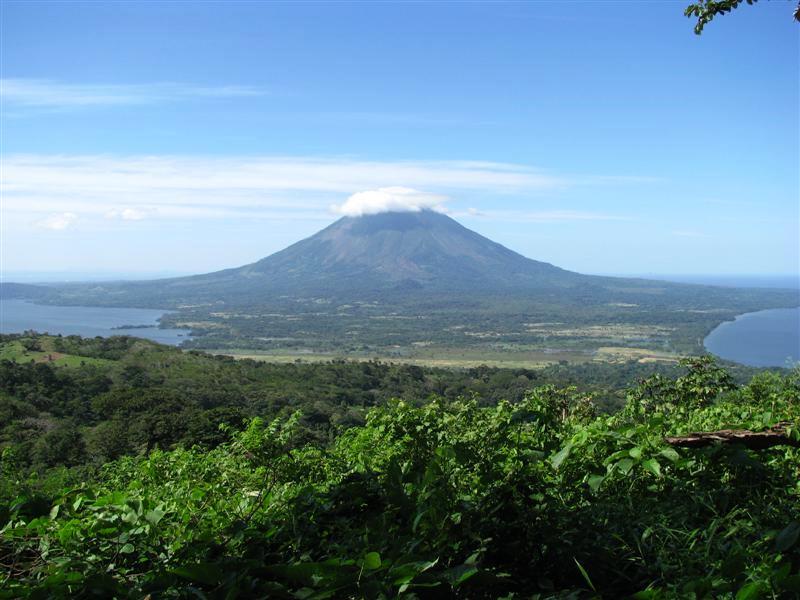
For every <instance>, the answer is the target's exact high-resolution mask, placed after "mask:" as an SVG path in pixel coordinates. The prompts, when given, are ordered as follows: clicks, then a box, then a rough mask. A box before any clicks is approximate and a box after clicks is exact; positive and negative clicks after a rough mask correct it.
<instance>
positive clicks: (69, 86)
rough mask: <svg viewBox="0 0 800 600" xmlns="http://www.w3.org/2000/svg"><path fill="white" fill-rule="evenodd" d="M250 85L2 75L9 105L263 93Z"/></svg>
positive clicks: (2, 93) (1, 90) (1, 91)
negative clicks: (85, 81)
mask: <svg viewBox="0 0 800 600" xmlns="http://www.w3.org/2000/svg"><path fill="white" fill-rule="evenodd" d="M264 93H265V92H264V91H263V90H260V89H258V88H254V87H248V86H216V87H213V86H198V85H191V84H185V83H146V84H130V85H127V84H76V83H62V82H59V81H53V80H49V79H2V80H0V97H2V99H3V102H4V103H6V105H7V106H19V107H27V108H85V107H92V106H122V105H141V104H154V103H158V102H167V101H174V100H181V99H184V100H185V99H190V98H235V97H247V96H260V95H263V94H264Z"/></svg>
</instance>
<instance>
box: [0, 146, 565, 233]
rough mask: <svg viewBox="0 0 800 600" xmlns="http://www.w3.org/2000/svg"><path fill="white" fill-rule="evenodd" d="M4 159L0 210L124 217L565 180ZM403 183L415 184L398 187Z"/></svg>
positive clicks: (313, 211) (513, 169)
mask: <svg viewBox="0 0 800 600" xmlns="http://www.w3.org/2000/svg"><path fill="white" fill-rule="evenodd" d="M2 163H3V179H2V182H0V191H2V194H3V211H4V213H19V214H28V215H36V214H38V215H43V214H49V213H54V212H71V213H76V214H79V215H81V216H82V217H83V216H87V217H89V216H94V217H99V218H102V217H107V218H109V219H126V218H127V219H129V220H130V219H135V218H137V217H139V218H141V217H147V218H150V217H153V218H155V217H158V218H162V219H191V218H215V219H217V218H226V217H227V218H241V217H246V218H272V217H274V216H275V215H281V218H283V217H286V218H306V219H315V220H317V219H321V218H322V219H324V218H326V217H327V215H329V213H328V207H329V206H330V205H331V204H338V203H341V201H342V199H344V198H348V197H349V196H351V195H353V194H354V193H356V192H359V191H361V190H373V192H374V191H375V190H383V191H382V192H379V194H387V193H388V194H389V195H390V196H392V197H394V198H395V202H400V204H401V205H402V206H405V205H406V204H407V203H408V202H412V203H417V204H418V205H419V206H420V207H430V206H435V205H437V204H440V203H441V202H442V201H443V200H444V198H445V197H446V195H450V196H457V195H459V194H461V193H463V192H468V193H485V194H491V195H493V196H497V195H503V194H514V193H519V192H524V193H526V194H533V193H536V192H544V191H550V190H554V189H558V188H561V187H563V186H565V185H567V182H566V181H564V180H562V179H560V178H558V177H555V176H551V175H546V174H542V173H541V172H539V171H537V170H535V169H531V168H528V167H524V166H521V165H509V164H504V163H487V162H483V163H477V162H458V161H451V162H420V161H363V160H356V159H351V158H303V157H299V158H291V157H252V156H243V157H224V158H222V157H186V156H58V155H55V156H54V155H12V156H4V157H2ZM403 188H405V189H410V190H413V191H414V192H413V193H403V192H402V191H401V192H398V191H397V190H398V189H401V190H402V189H403ZM386 189H389V190H394V191H393V192H391V191H390V192H386V191H385V190H386ZM415 190H435V192H433V193H423V192H416V191H415ZM360 198H363V197H360ZM372 201H375V198H374V196H373V198H372V200H370V202H372ZM384 201H386V200H385V199H384ZM359 202H366V200H363V199H362V200H359ZM348 206H352V202H351V203H350V204H349V205H348ZM348 210H349V209H348ZM126 211H127V212H126ZM40 218H41V217H40ZM276 218H277V217H276Z"/></svg>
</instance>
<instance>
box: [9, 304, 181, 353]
mask: <svg viewBox="0 0 800 600" xmlns="http://www.w3.org/2000/svg"><path fill="white" fill-rule="evenodd" d="M166 313H167V311H164V310H152V309H146V308H97V307H93V306H48V305H45V304H33V303H32V302H28V301H26V300H0V333H22V332H23V331H27V330H30V329H33V330H34V331H38V332H39V333H45V332H47V333H51V334H54V335H56V334H59V333H60V334H61V335H80V336H83V337H96V336H101V337H110V336H112V335H132V336H135V337H141V338H147V339H149V340H153V341H154V342H159V343H161V344H171V345H173V346H177V345H179V344H180V343H181V342H183V341H185V340H188V339H191V338H190V336H189V333H190V332H189V330H188V329H159V327H158V320H159V319H160V318H161V317H162V316H163V315H165V314H166ZM123 325H138V326H140V327H135V328H132V329H116V328H117V327H121V326H123ZM142 325H147V326H148V327H141V326H142Z"/></svg>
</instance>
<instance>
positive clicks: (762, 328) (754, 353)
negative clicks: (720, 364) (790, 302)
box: [704, 308, 800, 367]
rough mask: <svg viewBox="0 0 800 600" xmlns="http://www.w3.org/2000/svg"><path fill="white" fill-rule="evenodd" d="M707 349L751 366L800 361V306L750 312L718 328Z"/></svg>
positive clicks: (709, 340) (779, 365)
mask: <svg viewBox="0 0 800 600" xmlns="http://www.w3.org/2000/svg"><path fill="white" fill-rule="evenodd" d="M704 344H705V347H706V350H708V351H709V352H711V353H712V354H716V355H717V356H719V357H721V358H725V359H727V360H732V361H735V362H738V363H742V364H745V365H750V366H751V367H786V366H790V364H791V363H798V362H800V308H778V309H773V310H762V311H759V312H754V313H747V314H744V315H739V316H738V317H736V320H735V321H728V322H726V323H723V324H722V325H720V326H719V327H717V328H716V329H715V330H714V331H712V332H711V333H710V334H709V335H708V337H707V338H706V339H705V342H704Z"/></svg>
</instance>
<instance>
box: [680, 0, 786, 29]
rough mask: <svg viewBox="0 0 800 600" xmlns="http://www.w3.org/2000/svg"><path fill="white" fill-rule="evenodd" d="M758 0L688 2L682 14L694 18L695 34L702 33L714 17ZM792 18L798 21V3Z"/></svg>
mask: <svg viewBox="0 0 800 600" xmlns="http://www.w3.org/2000/svg"><path fill="white" fill-rule="evenodd" d="M756 2H758V0H700V1H699V2H695V3H694V4H690V5H689V6H687V7H686V10H684V14H685V15H686V16H687V17H689V18H696V19H697V23H696V24H695V26H694V32H695V33H696V34H697V35H700V34H701V33H703V28H705V26H706V25H708V24H709V23H710V22H711V21H712V20H713V19H714V17H717V16H721V15H725V14H727V13H729V12H731V11H732V10H734V9H736V8H739V5H741V4H745V3H747V4H749V5H753V4H755V3H756ZM794 19H795V20H796V21H800V3H798V5H797V8H795V10H794Z"/></svg>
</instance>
